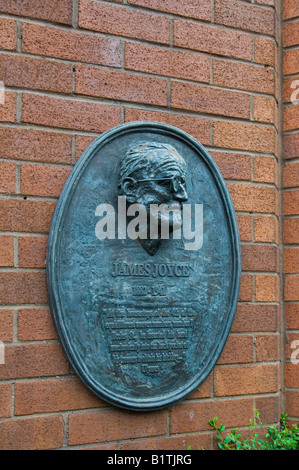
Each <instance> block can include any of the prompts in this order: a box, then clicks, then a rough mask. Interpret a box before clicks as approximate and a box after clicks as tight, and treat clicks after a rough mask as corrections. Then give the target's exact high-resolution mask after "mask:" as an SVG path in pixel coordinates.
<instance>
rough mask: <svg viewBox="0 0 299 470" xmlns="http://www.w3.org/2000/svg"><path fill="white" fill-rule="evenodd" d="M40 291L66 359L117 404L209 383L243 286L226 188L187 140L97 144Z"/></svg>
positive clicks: (135, 136) (107, 139)
mask: <svg viewBox="0 0 299 470" xmlns="http://www.w3.org/2000/svg"><path fill="white" fill-rule="evenodd" d="M47 282H48V291H49V300H50V307H51V311H52V314H53V318H54V322H55V325H56V328H57V331H58V334H59V338H60V340H61V343H62V345H63V347H64V350H65V353H66V355H67V357H68V359H69V361H70V363H71V366H72V367H73V369H74V370H75V371H76V373H77V374H78V376H79V377H80V378H81V380H82V381H83V382H84V383H85V385H86V386H87V387H88V388H89V389H90V390H92V391H93V392H94V393H95V394H96V395H97V396H99V397H101V398H102V399H104V400H106V401H108V402H109V403H112V404H114V405H117V406H120V407H123V408H128V409H135V410H151V409H158V408H163V407H166V406H170V405H172V404H173V403H176V402H177V401H179V400H181V399H183V398H184V397H186V396H187V395H188V394H190V393H191V392H192V391H194V390H195V389H196V388H197V387H198V386H199V385H200V384H201V383H202V382H203V381H204V380H205V379H206V378H207V376H208V375H209V374H210V372H211V371H212V369H213V367H214V366H215V364H216V362H217V360H218V358H219V356H220V354H221V351H222V349H223V347H224V345H225V342H226V340H227V337H228V334H229V331H230V328H231V324H232V321H233V318H234V313H235V309H236V304H237V299H238V292H239V282H240V249H239V233H238V227H237V223H236V218H235V212H234V208H233V205H232V202H231V199H230V196H229V193H228V191H227V188H226V185H225V182H224V180H223V178H222V176H221V174H220V172H219V170H218V168H217V166H216V165H215V163H214V161H213V159H212V157H211V156H210V154H209V153H208V152H207V150H206V149H205V148H204V147H203V146H202V145H201V144H200V143H199V142H198V141H197V140H195V139H194V138H193V137H191V136H190V135H188V134H187V133H186V132H184V131H182V130H180V129H177V128H175V127H172V126H169V125H166V124H162V123H157V122H133V123H129V124H123V125H121V126H118V127H116V128H113V129H111V130H109V131H107V132H105V133H104V134H102V135H100V136H99V137H98V138H96V139H95V140H94V141H93V142H92V143H91V144H90V145H89V147H88V148H87V149H86V150H85V151H84V153H83V154H82V156H81V157H80V159H79V160H78V162H77V164H76V165H75V167H74V169H73V171H72V173H71V174H70V176H69V178H68V180H67V182H66V184H65V187H64V189H63V191H62V193H61V196H60V199H59V201H58V204H57V207H56V211H55V214H54V217H53V222H52V225H51V230H50V235H49V243H48V254H47Z"/></svg>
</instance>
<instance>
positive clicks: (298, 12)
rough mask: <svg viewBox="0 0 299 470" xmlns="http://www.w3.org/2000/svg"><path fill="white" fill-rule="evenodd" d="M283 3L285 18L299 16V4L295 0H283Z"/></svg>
mask: <svg viewBox="0 0 299 470" xmlns="http://www.w3.org/2000/svg"><path fill="white" fill-rule="evenodd" d="M282 5H283V19H284V20H286V19H289V18H295V17H296V16H299V5H298V3H297V2H294V0H283V2H282Z"/></svg>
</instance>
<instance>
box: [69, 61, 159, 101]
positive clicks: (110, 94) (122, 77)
mask: <svg viewBox="0 0 299 470" xmlns="http://www.w3.org/2000/svg"><path fill="white" fill-rule="evenodd" d="M76 93H79V94H82V95H89V96H97V97H103V98H110V99H114V100H124V101H133V102H136V103H147V104H156V105H159V106H167V81H166V79H165V78H158V77H148V76H142V75H137V74H134V73H130V72H123V71H118V70H104V69H99V68H96V67H89V66H84V65H78V66H77V68H76Z"/></svg>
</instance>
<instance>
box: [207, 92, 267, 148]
mask: <svg viewBox="0 0 299 470" xmlns="http://www.w3.org/2000/svg"><path fill="white" fill-rule="evenodd" d="M244 96H245V95H244ZM246 97H247V96H246ZM213 142H214V145H216V146H217V147H226V148H233V149H240V150H250V151H257V152H266V153H273V152H274V131H273V129H272V128H271V127H266V126H258V125H256V124H243V123H240V122H225V121H215V122H214V123H213Z"/></svg>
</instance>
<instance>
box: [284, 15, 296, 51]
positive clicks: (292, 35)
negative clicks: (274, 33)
mask: <svg viewBox="0 0 299 470" xmlns="http://www.w3.org/2000/svg"><path fill="white" fill-rule="evenodd" d="M282 38H283V47H290V46H298V44H299V20H296V21H292V22H291V23H285V24H284V25H282Z"/></svg>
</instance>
